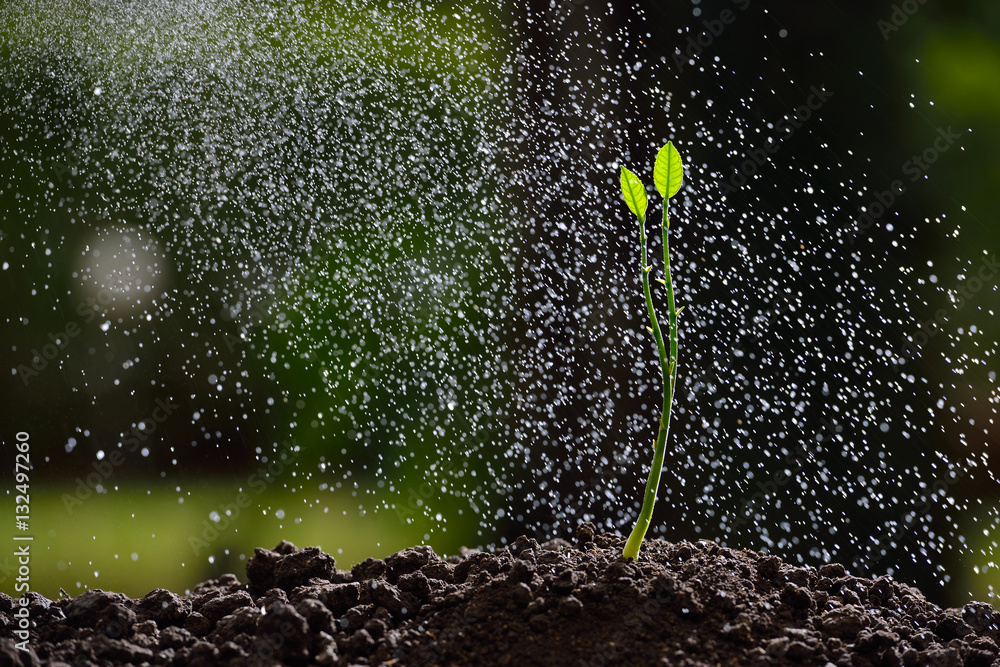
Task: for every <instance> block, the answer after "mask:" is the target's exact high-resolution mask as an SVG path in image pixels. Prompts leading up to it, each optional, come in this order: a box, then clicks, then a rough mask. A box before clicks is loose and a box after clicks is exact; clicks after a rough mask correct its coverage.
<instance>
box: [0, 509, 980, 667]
mask: <svg viewBox="0 0 1000 667" xmlns="http://www.w3.org/2000/svg"><path fill="white" fill-rule="evenodd" d="M623 546H624V539H623V538H621V537H620V536H617V535H606V534H595V531H594V527H593V526H592V525H591V524H584V525H582V526H580V527H579V529H578V530H577V533H576V544H575V545H574V544H571V543H569V542H567V541H565V540H562V539H554V540H550V541H548V542H545V543H544V544H539V543H538V542H536V541H535V540H533V539H530V538H527V537H523V536H522V537H519V538H518V539H517V540H516V541H515V542H514V543H513V544H511V545H510V546H509V547H506V548H504V549H501V550H499V551H497V552H496V553H485V552H479V551H471V550H463V552H462V553H461V555H459V556H453V557H450V558H447V559H444V560H442V559H441V558H439V557H438V556H436V555H435V554H434V551H433V550H432V549H431V548H430V547H427V546H417V547H411V548H409V549H404V550H403V551H400V552H398V553H395V554H393V555H391V556H389V557H387V558H386V559H385V560H376V559H368V560H366V561H364V562H362V563H358V564H357V565H355V566H354V567H353V568H352V569H351V570H350V571H346V570H338V569H337V568H336V566H335V563H334V559H333V558H332V557H331V556H329V555H328V554H326V553H323V552H322V551H320V550H319V549H318V548H315V547H307V548H305V549H298V548H297V547H295V545H293V544H291V543H289V542H282V543H281V544H279V545H278V546H277V547H275V548H274V549H273V550H268V549H257V550H256V552H255V554H254V556H253V558H251V559H250V561H248V563H247V582H246V583H242V582H241V581H240V580H239V579H238V578H237V577H236V576H235V575H225V576H223V577H221V578H219V579H216V580H212V581H207V582H205V583H203V584H201V585H199V586H198V587H197V588H196V589H195V590H194V591H193V592H192V593H191V595H187V596H181V595H176V594H174V593H171V592H170V591H167V590H164V589H155V590H153V591H151V592H150V593H149V594H147V595H146V596H145V597H143V598H142V599H138V600H133V599H130V598H128V597H126V596H124V595H121V594H119V593H107V592H104V591H101V590H90V591H87V592H85V593H83V594H81V595H79V596H77V597H75V598H65V599H60V600H57V601H55V602H53V601H50V600H48V599H46V598H44V597H42V596H40V595H37V594H34V593H31V594H29V595H28V599H29V605H28V607H27V608H28V617H29V619H30V621H29V622H30V640H29V642H28V647H29V650H28V651H27V652H26V651H23V650H19V649H18V648H17V642H18V641H20V640H19V637H18V635H17V633H16V631H17V630H18V629H19V628H21V627H22V626H21V625H19V623H21V621H22V619H23V612H21V616H18V612H19V610H20V603H19V602H20V601H19V600H15V599H12V598H10V597H9V596H7V595H0V666H3V665H42V664H47V665H61V664H66V665H80V666H82V665H129V664H131V665H191V666H194V667H198V666H201V665H205V666H206V667H207V666H208V665H213V666H214V665H234V666H235V665H240V666H244V665H261V666H265V665H345V666H346V665H573V666H574V667H582V666H590V665H593V666H601V665H619V664H622V665H624V664H629V665H689V666H695V665H713V666H714V665H741V666H742V665H820V666H826V665H831V664H832V665H837V666H842V667H847V666H851V665H853V666H856V667H861V666H868V665H893V666H894V665H941V666H942V667H945V666H947V667H951V666H954V667H960V666H963V665H964V666H968V667H975V666H979V665H982V666H984V667H986V666H990V665H1000V660H998V654H1000V649H998V646H997V645H998V643H1000V628H998V623H1000V614H998V613H997V611H996V610H995V609H994V608H993V607H992V606H991V605H989V604H986V603H979V602H974V603H970V604H968V605H966V606H965V607H963V608H961V609H941V608H939V607H937V606H935V605H933V604H931V603H930V602H928V601H927V600H926V599H925V597H924V596H923V595H922V594H921V593H920V591H918V590H916V589H914V588H911V587H909V586H906V585H905V584H901V583H898V582H895V581H892V580H891V579H888V578H879V579H875V580H872V579H863V578H858V577H853V576H850V575H849V574H847V572H846V571H845V569H844V567H843V566H842V565H838V564H828V565H824V566H823V567H821V568H819V569H814V568H811V567H797V566H792V565H787V564H785V563H783V562H782V561H781V560H780V559H779V558H777V557H775V556H768V555H764V554H760V553H756V552H751V551H733V550H731V549H726V548H724V547H720V546H718V545H716V544H713V543H712V542H707V541H702V542H698V543H697V544H689V543H681V544H671V543H668V542H663V541H659V540H650V541H647V542H646V544H645V545H644V547H643V551H642V554H641V556H640V560H639V562H633V561H625V560H623V559H622V558H621V550H622V547H623Z"/></svg>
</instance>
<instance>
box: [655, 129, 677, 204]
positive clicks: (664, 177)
mask: <svg viewBox="0 0 1000 667" xmlns="http://www.w3.org/2000/svg"><path fill="white" fill-rule="evenodd" d="M683 181H684V165H683V164H682V163H681V154H680V153H678V152H677V149H676V148H674V142H672V141H668V142H667V145H666V146H664V147H663V148H661V149H660V152H659V153H657V155H656V165H655V166H654V167H653V183H654V184H655V185H656V190H657V191H658V192H659V193H660V195H661V196H662V197H663V198H664V199H670V198H671V197H673V196H674V195H675V194H677V191H678V190H680V189H681V183H682V182H683Z"/></svg>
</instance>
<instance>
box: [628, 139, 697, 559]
mask: <svg viewBox="0 0 1000 667" xmlns="http://www.w3.org/2000/svg"><path fill="white" fill-rule="evenodd" d="M621 176H622V178H621V180H622V197H624V198H625V203H626V204H628V207H629V210H630V211H632V213H633V214H635V217H637V218H638V219H639V245H640V247H641V248H642V252H641V254H642V266H641V273H642V291H643V293H644V294H645V296H646V310H648V311H649V321H650V324H651V325H652V326H650V327H647V330H648V331H649V332H650V333H652V334H653V337H654V338H655V339H656V349H657V350H658V351H659V353H660V372H661V373H662V374H663V410H662V412H661V413H660V428H659V430H658V431H657V433H656V440H655V441H654V442H653V466H652V468H651V469H650V471H649V480H648V481H647V482H646V495H645V497H644V498H643V501H642V510H641V511H640V512H639V518H638V519H636V522H635V527H634V528H633V529H632V534H631V535H629V538H628V542H626V543H625V550H624V551H623V552H622V555H623V556H624V557H625V558H638V557H639V547H641V546H642V540H643V538H644V537H645V536H646V529H647V528H649V520H650V518H651V517H652V516H653V505H655V504H656V489H657V487H659V485H660V471H661V470H662V468H663V456H664V453H665V451H666V448H667V431H668V429H669V428H670V407H671V405H673V401H674V383H675V381H676V380H677V316H678V315H679V314H680V312H681V310H683V308H684V307H683V306H681V308H677V309H675V308H674V286H673V283H671V282H670V254H669V245H668V243H667V231H668V230H669V229H670V215H669V214H668V212H667V209H668V207H669V206H670V198H671V197H673V196H674V195H676V194H677V192H678V191H679V190H680V189H681V182H682V181H683V180H684V165H683V164H682V163H681V155H680V153H678V152H677V149H676V148H674V144H673V142H670V141H668V142H667V145H666V146H664V147H663V148H661V149H660V152H659V153H657V155H656V164H655V166H654V167H653V183H654V185H656V190H657V191H658V192H659V193H660V195H661V196H662V197H663V278H662V279H660V278H657V279H656V281H657V282H658V283H660V284H661V285H664V286H665V287H666V288H667V314H668V318H667V319H668V320H669V322H670V331H669V334H670V351H669V353H668V352H667V347H666V345H665V344H664V342H663V333H662V332H661V331H660V324H659V322H658V321H657V319H656V311H655V310H654V309H653V295H652V293H651V292H650V290H649V274H650V272H651V271H652V269H653V267H652V266H651V265H649V264H648V263H647V261H646V205H647V203H648V202H647V200H646V186H645V185H643V183H642V181H641V180H639V177H638V176H636V175H635V174H633V173H632V172H631V171H629V170H628V169H626V168H625V167H622V173H621Z"/></svg>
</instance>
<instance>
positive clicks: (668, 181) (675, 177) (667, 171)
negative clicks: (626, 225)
mask: <svg viewBox="0 0 1000 667" xmlns="http://www.w3.org/2000/svg"><path fill="white" fill-rule="evenodd" d="M683 181H684V165H683V164H682V163H681V154H680V153H679V152H678V151H677V149H676V148H674V142H672V141H668V142H667V145H666V146H664V147H663V148H661V149H660V152H659V153H657V154H656V164H655V165H654V166H653V184H654V185H655V186H656V190H657V192H659V193H660V195H661V196H662V197H663V198H664V199H670V198H671V197H673V196H674V195H676V194H677V192H678V191H679V190H680V189H681V183H682V182H683ZM622 197H624V198H625V203H626V204H628V208H629V210H630V211H632V213H633V214H635V216H636V217H637V218H639V219H640V220H642V221H643V222H645V221H646V206H647V205H648V203H649V202H648V200H647V199H646V186H645V185H643V183H642V181H641V180H639V177H638V176H636V175H635V174H633V173H632V172H631V171H629V170H628V169H626V168H625V167H622Z"/></svg>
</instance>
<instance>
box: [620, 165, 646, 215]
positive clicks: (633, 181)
mask: <svg viewBox="0 0 1000 667" xmlns="http://www.w3.org/2000/svg"><path fill="white" fill-rule="evenodd" d="M622 197H623V198H624V199H625V203H626V204H628V208H629V210H630V211H632V213H633V214H635V216H636V217H637V218H639V219H640V220H643V221H644V220H645V219H646V204H647V199H646V186H645V185H643V184H642V181H640V180H639V177H638V176H636V175H635V174H633V173H632V172H631V171H629V170H628V169H626V168H625V167H622Z"/></svg>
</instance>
